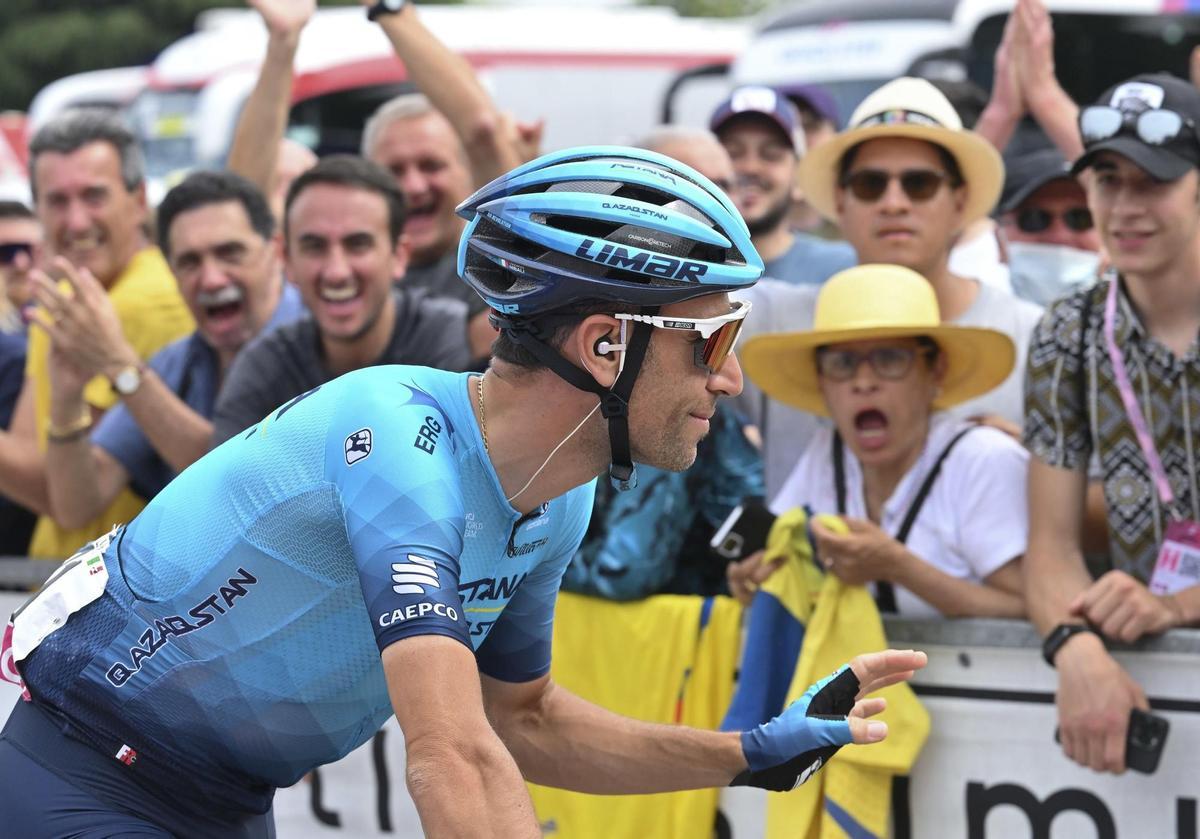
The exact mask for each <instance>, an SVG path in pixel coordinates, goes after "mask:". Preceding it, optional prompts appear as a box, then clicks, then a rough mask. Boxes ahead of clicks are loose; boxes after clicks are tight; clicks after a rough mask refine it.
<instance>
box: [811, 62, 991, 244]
mask: <svg viewBox="0 0 1200 839" xmlns="http://www.w3.org/2000/svg"><path fill="white" fill-rule="evenodd" d="M877 137H910V138H913V139H916V140H926V141H928V142H930V143H934V144H935V145H939V146H941V147H942V148H944V149H946V151H948V152H950V154H952V155H954V159H955V160H956V161H957V162H958V168H959V169H960V170H962V176H963V181H964V182H965V184H966V190H967V203H966V206H965V207H964V208H963V227H966V226H967V225H968V224H970V223H971V222H973V221H975V220H976V219H981V218H983V217H984V216H986V215H988V214H989V213H991V211H992V208H993V207H994V206H996V200H997V199H998V198H999V197H1000V189H1001V187H1003V186H1004V163H1003V162H1002V161H1001V159H1000V154H999V153H998V152H997V151H996V149H995V148H993V147H992V144H991V143H989V142H988V141H987V140H985V139H983V137H981V136H979V135H978V134H976V133H975V132H974V131H967V130H966V129H964V128H963V126H962V120H960V119H959V118H958V113H957V112H956V111H955V110H954V106H953V105H951V104H950V101H949V100H948V99H946V97H945V96H943V95H942V93H941V91H939V90H938V89H937V88H936V87H934V86H933V85H931V84H930V83H929V82H927V81H925V80H924V79H914V78H909V77H904V78H900V79H896V80H895V81H891V82H888V83H887V84H885V85H884V86H883V87H881V88H879V89H878V90H876V91H875V92H874V93H872V94H871V95H870V96H868V97H867V98H866V99H864V100H863V101H862V104H861V105H859V106H858V108H856V109H855V111H854V114H853V116H851V117H850V122H849V124H848V125H847V126H846V129H845V130H844V131H842V132H841V133H840V134H838V135H837V136H835V137H833V138H832V139H830V140H828V141H827V142H824V143H821V144H820V145H819V146H817V147H816V148H813V149H810V150H809V152H808V154H807V155H805V157H804V159H803V160H801V161H800V171H799V181H800V187H801V188H802V189H803V190H804V198H805V200H806V201H808V203H809V204H811V205H812V206H813V207H816V209H817V211H818V212H819V213H820V214H821V215H823V216H825V218H828V219H833V220H835V221H836V220H837V203H836V200H835V196H836V194H837V185H838V184H837V180H838V173H839V172H840V170H841V162H842V156H843V155H844V154H845V153H846V152H847V151H848V150H849V149H850V148H852V147H854V146H856V145H858V144H859V143H862V142H865V141H867V140H873V139H875V138H877Z"/></svg>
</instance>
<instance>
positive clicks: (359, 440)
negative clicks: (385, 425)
mask: <svg viewBox="0 0 1200 839" xmlns="http://www.w3.org/2000/svg"><path fill="white" fill-rule="evenodd" d="M370 453H371V429H369V428H360V429H359V430H358V431H355V432H354V433H353V434H351V435H350V436H349V437H347V438H346V465H347V466H353V465H354V464H356V463H358V462H359V461H360V460H362V459H363V458H364V457H366V456H367V455H369V454H370Z"/></svg>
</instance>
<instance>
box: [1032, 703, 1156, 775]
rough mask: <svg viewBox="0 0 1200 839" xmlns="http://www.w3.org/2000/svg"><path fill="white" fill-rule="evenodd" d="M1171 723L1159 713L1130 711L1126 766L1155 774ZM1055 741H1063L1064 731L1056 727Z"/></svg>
mask: <svg viewBox="0 0 1200 839" xmlns="http://www.w3.org/2000/svg"><path fill="white" fill-rule="evenodd" d="M1170 729H1171V723H1169V722H1168V721H1167V720H1166V719H1165V718H1163V717H1160V716H1159V715H1158V714H1152V713H1150V712H1149V711H1143V710H1142V709H1141V708H1134V709H1133V710H1132V711H1130V712H1129V731H1128V732H1127V733H1126V735H1125V768H1127V769H1132V770H1133V771H1134V772H1141V773H1143V774H1145V775H1153V774H1154V772H1155V770H1157V769H1158V761H1159V760H1160V759H1161V758H1162V753H1163V747H1164V746H1166V744H1167V733H1168V732H1169V731H1170ZM1054 742H1055V743H1061V742H1062V732H1061V731H1059V729H1057V728H1056V729H1054Z"/></svg>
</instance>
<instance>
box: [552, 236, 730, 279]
mask: <svg viewBox="0 0 1200 839" xmlns="http://www.w3.org/2000/svg"><path fill="white" fill-rule="evenodd" d="M596 247H599V250H597V251H596V252H595V253H593V252H592V251H593V249H594V248H596ZM631 251H632V252H631ZM575 255H576V256H581V257H583V258H584V259H590V260H591V261H592V262H599V263H601V264H602V265H611V266H612V267H613V268H624V269H626V270H629V271H637V272H639V273H642V274H653V275H654V276H656V277H667V278H668V279H673V280H685V281H686V280H698V279H700V277H703V276H704V275H705V274H706V273H708V266H707V265H705V264H704V263H703V262H690V261H688V260H686V259H673V258H671V257H669V256H662V255H660V254H653V253H649V252H648V251H643V250H639V249H637V248H633V249H630V248H623V247H621V246H620V245H613V244H611V243H606V244H603V245H601V244H600V243H599V242H597V241H596V240H595V239H584V240H583V241H582V242H580V243H579V247H578V248H576V249H575Z"/></svg>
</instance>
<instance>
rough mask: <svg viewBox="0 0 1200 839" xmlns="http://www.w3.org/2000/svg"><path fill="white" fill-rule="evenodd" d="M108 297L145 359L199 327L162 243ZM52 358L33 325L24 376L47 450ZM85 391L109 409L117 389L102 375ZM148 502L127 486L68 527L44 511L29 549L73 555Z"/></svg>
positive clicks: (132, 263) (140, 255)
mask: <svg viewBox="0 0 1200 839" xmlns="http://www.w3.org/2000/svg"><path fill="white" fill-rule="evenodd" d="M108 296H109V299H110V300H112V303H113V306H114V307H115V308H116V310H117V317H118V318H119V319H120V321H121V328H122V329H123V330H124V332H125V337H126V339H127V340H128V341H129V343H130V345H131V346H132V347H133V349H134V350H135V351H136V352H137V354H138V357H140V358H141V359H142V360H146V359H148V358H150V356H152V355H154V353H156V352H158V351H159V350H160V349H162V348H163V347H164V346H166V345H167V344H169V343H171V342H172V341H175V340H177V339H179V338H182V337H183V336H185V335H188V334H189V333H191V332H193V331H195V329H196V323H195V321H194V320H193V319H192V315H191V313H190V312H189V311H188V308H187V305H186V304H185V303H184V302H183V297H182V296H181V295H180V294H179V288H178V287H177V286H176V284H175V278H174V277H173V276H172V275H171V269H170V268H169V267H168V266H167V262H166V260H165V259H163V256H162V253H160V252H159V250H158V248H144V249H143V250H140V251H138V252H137V253H136V254H134V256H133V259H131V260H129V264H128V265H126V266H125V270H124V271H123V272H122V273H121V275H120V276H118V277H117V280H116V282H114V283H113V284H112V286H111V287H110V288H109V289H108ZM49 361H50V339H49V337H48V336H47V335H46V333H45V332H43V331H42V330H40V329H31V330H30V331H29V351H28V357H27V359H26V362H25V375H26V376H27V377H28V378H29V379H31V380H32V381H33V388H34V411H35V416H36V422H37V439H38V448H39V449H40V450H42V451H45V450H46V428H47V427H48V425H49V424H50V369H49ZM83 396H84V399H86V400H87V402H88V404H89V405H92V406H93V407H95V408H99V409H100V410H107V409H109V408H111V407H112V406H113V405H115V404H116V402H117V394H116V393H115V392H114V391H113V389H112V385H111V384H110V383H109V381H108V379H106V378H104V377H103V376H97V377H96V378H94V379H92V380H91V381H90V382H88V384H87V387H86V388H85V389H84V391H83ZM145 505H146V502H145V501H144V500H143V499H141V498H139V497H138V496H137V495H135V494H134V493H133V492H131V491H130V490H129V489H128V488H126V489H123V490H121V493H120V495H118V496H117V498H116V500H114V501H113V503H112V505H111V506H110V507H109V508H108V509H107V510H105V511H104V512H103V513H102V514H101V515H99V516H98V517H97V518H96V519H95V520H94V521H92V522H91V523H90V524H89V525H88V526H87V527H80V528H75V529H72V530H64V529H63V528H61V527H59V526H58V525H57V524H55V523H54V520H53V519H51V518H49V517H48V516H42V517H41V518H39V519H38V523H37V527H36V528H35V529H34V531H33V541H32V542H31V543H30V545H29V553H30V555H31V556H38V557H47V558H52V559H61V558H63V557H67V556H70V555H71V554H72V553H74V552H75V551H76V550H77V549H78V548H79V547H80V546H81V545H82V544H83V543H84V542H87V541H88V540H90V539H95V538H96V537H97V536H100V535H102V534H104V533H106V532H108V530H109V529H111V528H112V526H113V525H114V524H116V523H118V522H128V521H129V520H131V519H132V518H133V517H134V516H136V515H137V514H138V513H139V512H140V511H141V509H142V507H144V506H145Z"/></svg>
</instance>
